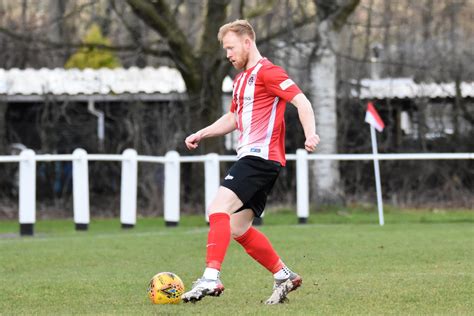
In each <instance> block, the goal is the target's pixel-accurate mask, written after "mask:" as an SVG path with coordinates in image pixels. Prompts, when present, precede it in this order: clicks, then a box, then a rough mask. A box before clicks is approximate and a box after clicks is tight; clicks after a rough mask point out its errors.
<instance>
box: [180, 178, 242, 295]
mask: <svg viewBox="0 0 474 316" xmlns="http://www.w3.org/2000/svg"><path fill="white" fill-rule="evenodd" d="M241 206H242V202H241V201H240V199H239V198H238V197H237V195H236V194H235V193H234V192H232V191H231V190H230V189H228V188H226V187H222V186H221V187H220V188H219V189H218V192H217V194H216V197H215V198H214V200H213V201H212V202H211V204H210V205H209V208H208V209H209V233H208V238H207V245H206V269H205V270H204V273H203V276H202V278H200V279H198V280H197V281H196V282H194V285H193V287H192V289H191V290H190V291H188V292H186V293H184V294H183V296H182V299H183V301H184V302H189V301H191V302H195V301H198V300H200V299H202V298H203V297H204V296H206V295H210V296H219V295H220V294H221V293H222V292H223V291H224V286H223V285H222V282H221V281H220V279H219V272H220V269H221V265H222V262H223V261H224V257H225V254H226V252H227V248H228V246H229V242H230V237H231V229H230V213H232V212H233V211H234V210H236V209H238V208H240V207H241Z"/></svg>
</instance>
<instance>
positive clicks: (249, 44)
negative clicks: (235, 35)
mask: <svg viewBox="0 0 474 316" xmlns="http://www.w3.org/2000/svg"><path fill="white" fill-rule="evenodd" d="M244 45H245V48H247V49H250V47H251V46H252V40H251V39H250V37H245V39H244Z"/></svg>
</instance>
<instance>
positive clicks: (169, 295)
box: [148, 272, 184, 304]
mask: <svg viewBox="0 0 474 316" xmlns="http://www.w3.org/2000/svg"><path fill="white" fill-rule="evenodd" d="M183 293H184V284H183V281H181V279H180V278H179V276H177V275H176V274H174V273H172V272H160V273H158V274H156V275H155V276H153V278H151V280H150V284H149V285H148V297H149V298H150V300H151V302H152V303H153V304H178V303H179V302H181V295H183Z"/></svg>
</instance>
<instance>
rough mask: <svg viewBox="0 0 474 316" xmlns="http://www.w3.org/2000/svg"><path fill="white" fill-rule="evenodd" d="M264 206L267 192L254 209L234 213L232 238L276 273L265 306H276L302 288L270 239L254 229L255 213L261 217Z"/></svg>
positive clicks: (257, 199)
mask: <svg viewBox="0 0 474 316" xmlns="http://www.w3.org/2000/svg"><path fill="white" fill-rule="evenodd" d="M265 203H266V193H265V192H261V193H259V194H257V195H256V196H255V197H254V198H252V200H251V201H249V202H248V205H250V206H251V207H252V209H253V210H252V209H245V210H242V211H240V212H238V213H235V214H232V216H231V228H232V237H233V238H234V240H236V241H237V242H238V243H239V244H241V245H242V247H243V248H244V249H245V251H246V252H247V253H248V254H249V255H250V256H251V257H252V258H253V259H254V260H255V261H257V262H258V263H260V264H261V265H262V266H263V267H264V268H266V269H267V270H268V271H269V272H271V273H272V274H273V277H274V287H273V293H272V295H271V296H270V298H269V299H268V300H267V301H266V304H277V303H281V302H283V301H285V300H286V296H287V295H288V293H289V292H291V291H293V290H295V289H297V288H298V287H299V286H300V285H301V283H302V278H301V277H300V276H299V275H298V274H296V273H294V272H293V271H291V270H290V269H289V268H288V267H287V266H286V265H285V264H284V263H283V261H282V260H281V258H280V256H279V255H278V254H277V252H276V251H275V249H274V247H273V246H272V244H271V242H270V240H269V239H268V238H267V237H266V236H265V235H264V234H263V233H262V232H260V231H259V230H257V229H256V228H254V227H252V222H253V218H254V216H255V213H256V214H257V215H258V216H261V214H262V212H263V209H264V207H265ZM246 205H247V204H246Z"/></svg>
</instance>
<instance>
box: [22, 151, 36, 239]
mask: <svg viewBox="0 0 474 316" xmlns="http://www.w3.org/2000/svg"><path fill="white" fill-rule="evenodd" d="M20 157H21V158H22V159H21V161H20V181H19V186H20V188H19V190H20V193H19V201H18V202H19V212H18V213H19V216H18V217H19V221H20V235H21V236H33V231H34V229H33V227H34V224H35V222H36V160H35V152H34V151H33V150H31V149H25V150H23V151H22V152H21V153H20Z"/></svg>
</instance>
